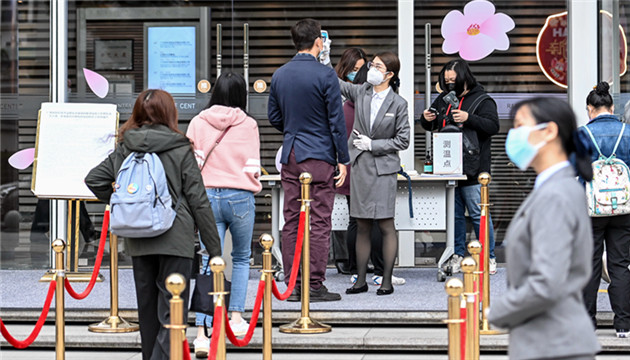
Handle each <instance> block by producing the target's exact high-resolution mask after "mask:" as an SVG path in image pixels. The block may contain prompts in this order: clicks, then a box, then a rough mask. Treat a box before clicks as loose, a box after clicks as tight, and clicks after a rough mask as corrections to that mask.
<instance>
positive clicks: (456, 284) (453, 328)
mask: <svg viewBox="0 0 630 360" xmlns="http://www.w3.org/2000/svg"><path fill="white" fill-rule="evenodd" d="M463 288H464V285H463V284H462V281H461V280H459V279H458V278H451V279H450V280H449V281H447V282H446V284H445V290H446V294H448V319H447V320H445V321H444V322H445V323H447V324H448V325H447V327H448V360H462V359H461V351H462V350H461V346H462V344H461V341H460V336H461V324H462V323H463V322H464V320H462V319H460V316H459V315H460V306H461V305H460V304H461V299H462V291H463Z"/></svg>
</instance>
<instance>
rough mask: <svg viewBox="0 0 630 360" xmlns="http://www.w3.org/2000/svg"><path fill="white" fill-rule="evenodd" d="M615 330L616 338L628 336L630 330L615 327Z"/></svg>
mask: <svg viewBox="0 0 630 360" xmlns="http://www.w3.org/2000/svg"><path fill="white" fill-rule="evenodd" d="M616 332H617V337H618V338H622V339H626V338H630V330H628V329H616Z"/></svg>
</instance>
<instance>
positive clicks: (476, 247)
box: [468, 240, 483, 354]
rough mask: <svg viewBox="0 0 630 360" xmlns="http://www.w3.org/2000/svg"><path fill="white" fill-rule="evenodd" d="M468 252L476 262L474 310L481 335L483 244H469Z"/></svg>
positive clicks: (477, 347) (474, 241)
mask: <svg viewBox="0 0 630 360" xmlns="http://www.w3.org/2000/svg"><path fill="white" fill-rule="evenodd" d="M468 252H469V253H470V255H471V256H472V258H473V260H475V264H476V266H475V268H476V269H475V271H473V284H474V288H473V289H474V292H475V310H474V317H475V318H474V321H475V324H476V325H477V327H476V329H477V330H476V332H477V333H479V327H480V321H479V309H480V303H481V297H480V292H479V285H480V284H479V279H480V277H481V275H482V274H483V272H482V271H480V269H479V254H481V243H480V242H479V241H477V240H473V241H471V242H469V243H468ZM475 338H476V339H479V334H477V335H475ZM475 354H479V340H478V341H477V342H476V343H475Z"/></svg>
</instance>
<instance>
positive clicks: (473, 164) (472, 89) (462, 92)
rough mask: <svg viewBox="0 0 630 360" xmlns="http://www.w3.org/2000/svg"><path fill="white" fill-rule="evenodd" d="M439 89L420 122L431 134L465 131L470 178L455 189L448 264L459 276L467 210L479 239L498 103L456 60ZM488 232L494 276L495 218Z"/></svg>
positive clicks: (443, 75) (446, 67)
mask: <svg viewBox="0 0 630 360" xmlns="http://www.w3.org/2000/svg"><path fill="white" fill-rule="evenodd" d="M439 88H440V89H438V90H440V91H441V94H440V95H439V96H438V97H437V99H435V101H434V102H433V104H431V109H426V110H424V112H423V113H422V117H421V118H420V123H421V124H422V127H423V128H424V129H425V130H429V131H440V130H443V129H444V130H448V129H445V128H449V129H452V130H453V131H461V132H462V143H463V149H462V150H463V151H462V152H463V167H464V174H465V175H466V177H467V179H466V180H465V181H460V182H459V184H458V187H457V188H456V189H455V254H454V255H453V256H452V257H451V259H450V260H449V264H448V265H451V266H452V269H453V272H454V273H456V272H460V271H461V269H460V262H461V260H462V259H463V257H464V255H465V253H466V218H465V215H464V214H465V210H466V209H468V214H469V215H470V217H471V218H472V220H473V225H474V229H475V233H476V234H477V238H479V220H480V217H481V209H480V206H479V203H480V202H481V185H479V182H478V180H477V177H478V176H479V174H480V173H482V172H488V173H489V172H490V138H491V137H492V135H495V134H496V133H498V132H499V116H498V114H497V105H496V103H495V102H494V100H493V99H492V98H491V97H490V96H488V94H487V93H486V92H485V90H484V89H483V87H482V86H481V85H480V84H479V83H478V82H477V80H476V79H475V77H474V76H473V74H472V72H471V71H470V68H469V67H468V64H467V63H466V61H464V60H462V59H457V60H452V61H450V62H448V63H447V64H446V65H444V68H443V69H442V71H441V72H440V75H439ZM447 94H451V95H450V96H452V95H455V96H456V97H457V100H458V101H459V103H458V105H457V108H454V106H453V103H450V102H448V101H446V100H445V99H444V98H445V96H447ZM488 231H489V232H490V264H489V270H490V274H494V273H496V268H497V262H496V257H495V254H494V227H493V225H492V219H490V226H489V229H488Z"/></svg>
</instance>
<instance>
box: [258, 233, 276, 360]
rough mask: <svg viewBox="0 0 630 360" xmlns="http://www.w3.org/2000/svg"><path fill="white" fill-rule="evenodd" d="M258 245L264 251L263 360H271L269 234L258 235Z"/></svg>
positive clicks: (270, 240)
mask: <svg viewBox="0 0 630 360" xmlns="http://www.w3.org/2000/svg"><path fill="white" fill-rule="evenodd" d="M259 241H260V245H261V246H262V247H263V249H264V251H263V254H262V258H263V270H262V272H263V275H262V278H263V279H264V281H265V293H264V295H263V360H271V356H272V348H271V329H272V323H271V297H272V296H273V294H272V285H273V270H271V266H272V264H271V247H272V246H273V237H272V236H271V235H269V234H262V235H260V239H259Z"/></svg>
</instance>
